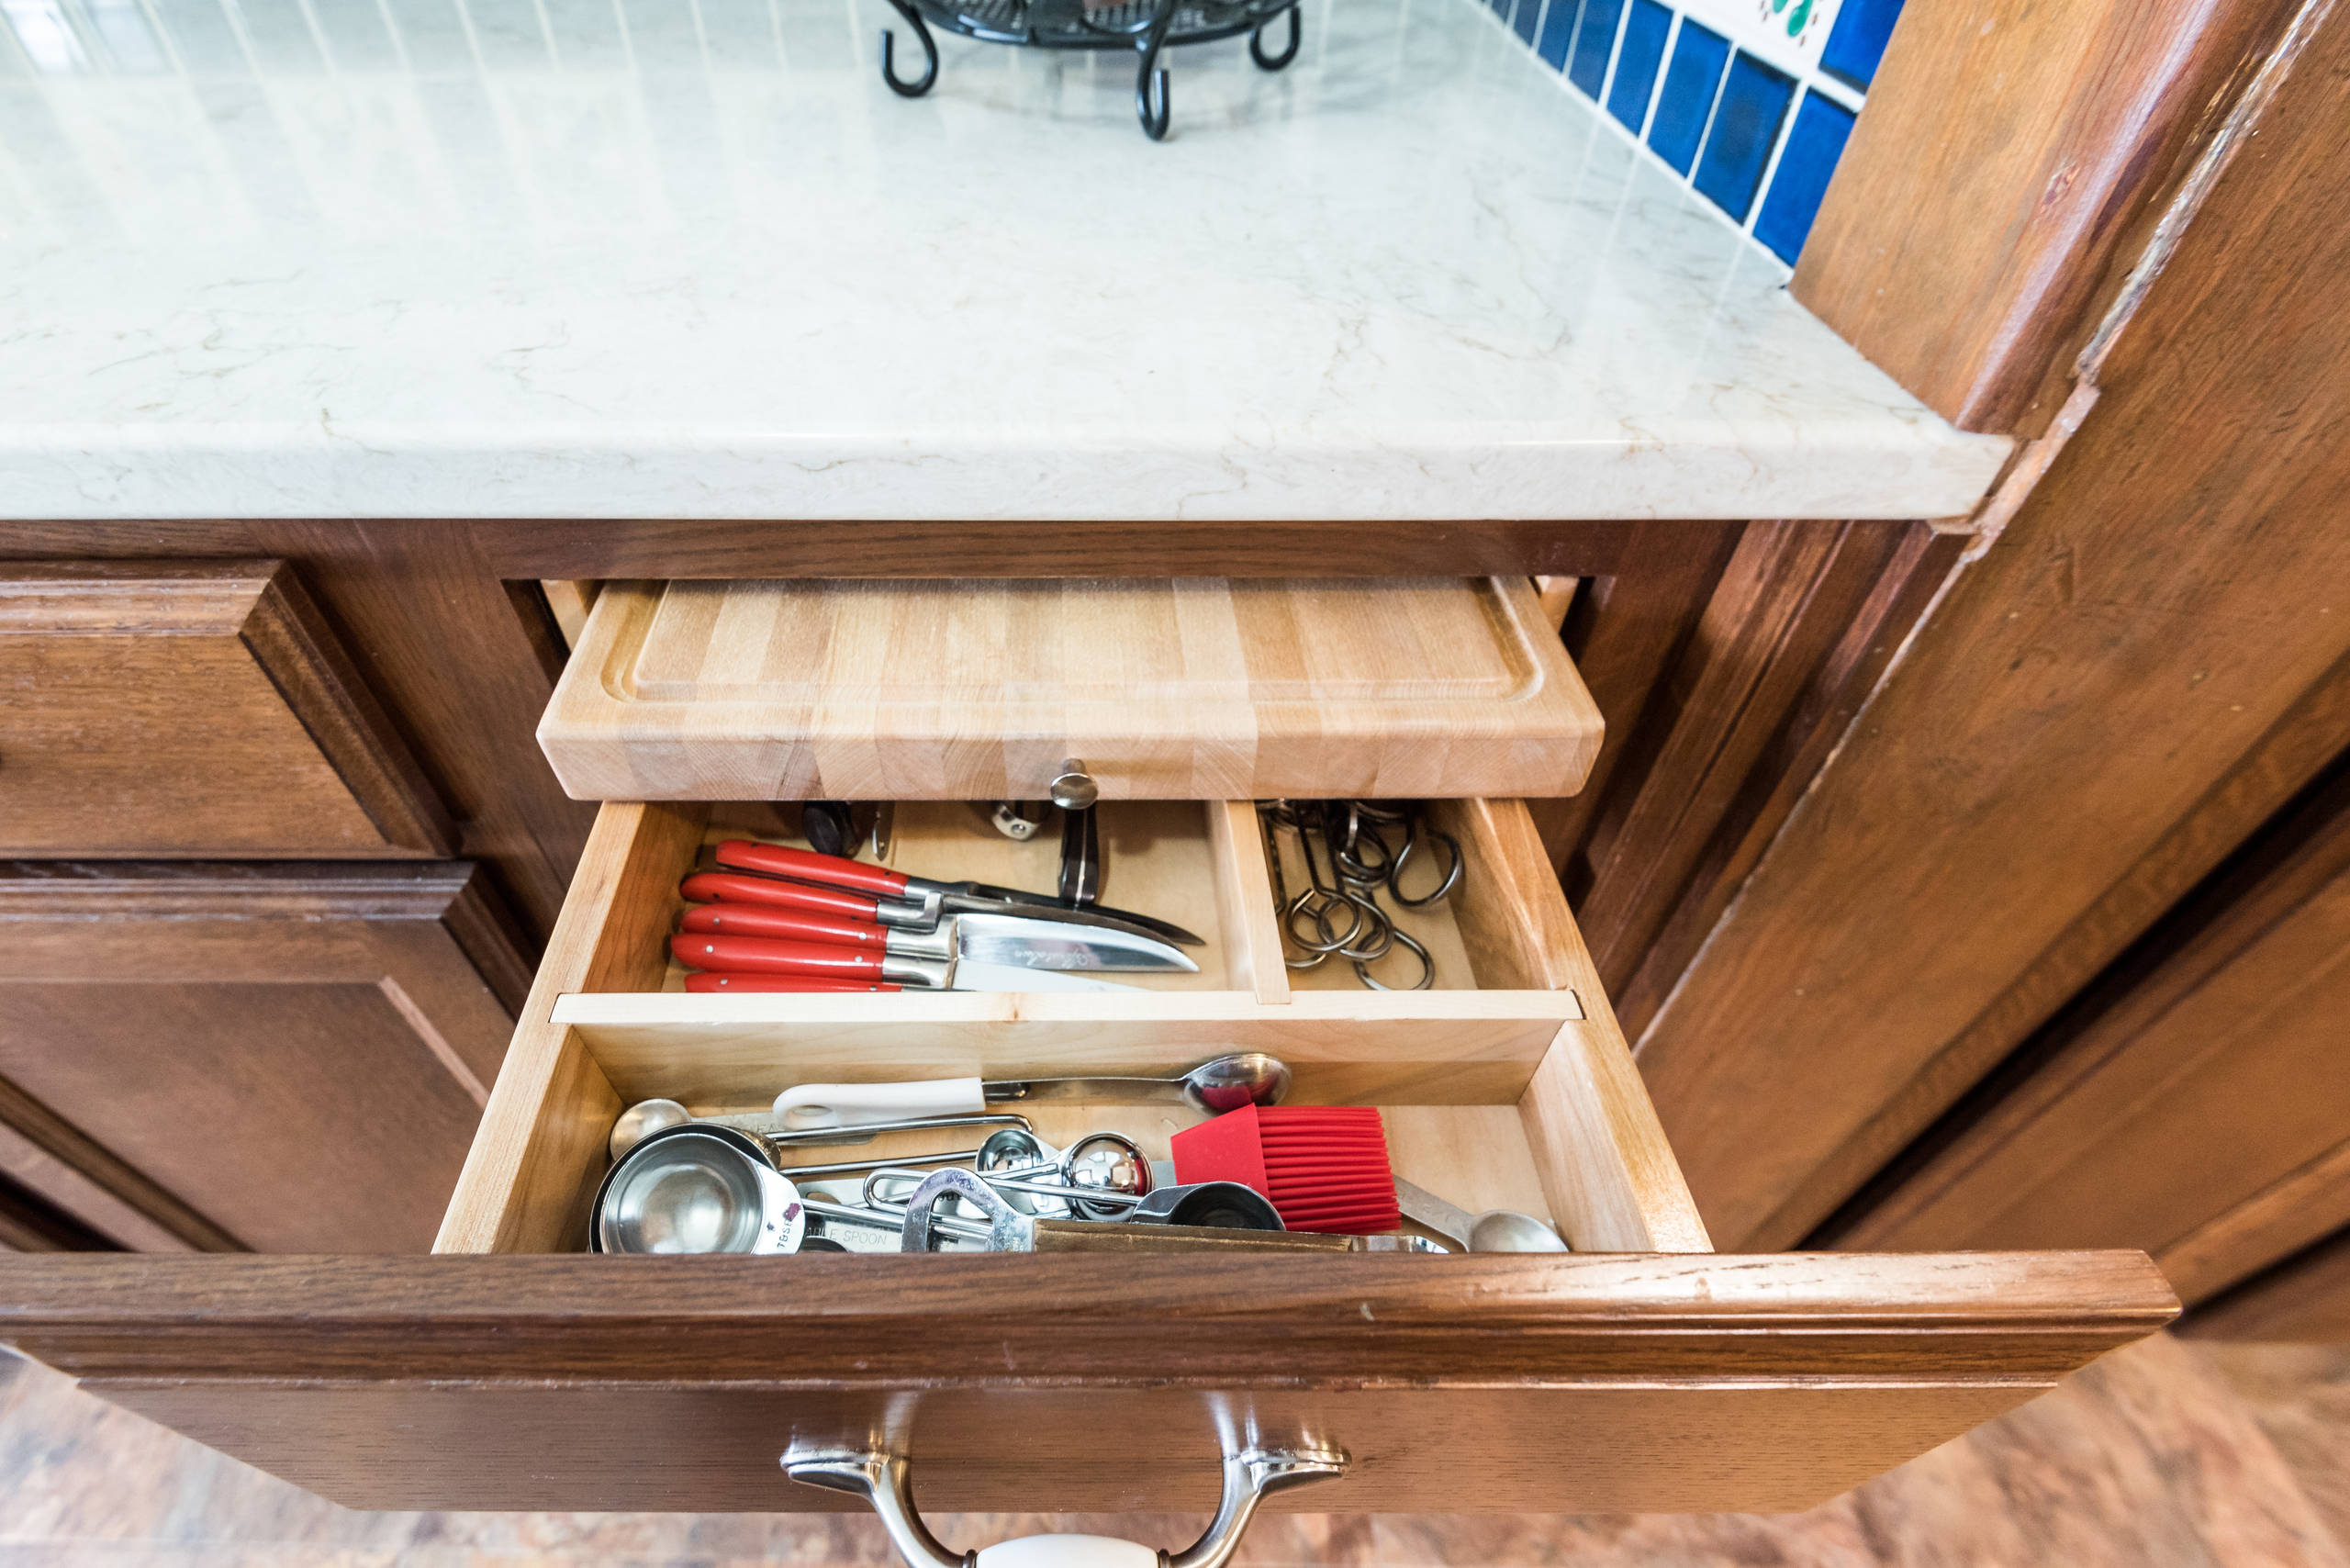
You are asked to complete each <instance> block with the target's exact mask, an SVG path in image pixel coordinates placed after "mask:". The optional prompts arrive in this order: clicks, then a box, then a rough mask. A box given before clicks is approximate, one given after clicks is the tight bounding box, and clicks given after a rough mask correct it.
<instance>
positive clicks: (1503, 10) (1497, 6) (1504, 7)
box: [1485, 0, 1510, 22]
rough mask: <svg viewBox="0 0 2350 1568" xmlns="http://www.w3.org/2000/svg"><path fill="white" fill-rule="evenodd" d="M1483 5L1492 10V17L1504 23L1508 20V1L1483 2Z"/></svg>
mask: <svg viewBox="0 0 2350 1568" xmlns="http://www.w3.org/2000/svg"><path fill="white" fill-rule="evenodd" d="M1485 4H1486V5H1488V6H1492V7H1493V8H1494V16H1496V17H1500V18H1501V19H1502V20H1503V21H1505V22H1506V21H1508V20H1509V5H1510V0H1485Z"/></svg>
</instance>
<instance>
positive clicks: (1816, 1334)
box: [0, 1253, 2173, 1511]
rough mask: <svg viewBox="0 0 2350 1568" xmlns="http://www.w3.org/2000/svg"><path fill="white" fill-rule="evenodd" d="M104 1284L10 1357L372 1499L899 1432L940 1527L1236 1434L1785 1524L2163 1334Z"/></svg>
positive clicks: (765, 1463) (360, 1501) (687, 1484)
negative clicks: (1245, 1430) (959, 1510)
mask: <svg viewBox="0 0 2350 1568" xmlns="http://www.w3.org/2000/svg"><path fill="white" fill-rule="evenodd" d="M107 1261H110V1260H99V1263H100V1267H99V1268H96V1269H93V1268H91V1267H90V1266H88V1263H87V1262H86V1261H85V1260H81V1259H77V1258H73V1257H60V1256H53V1255H52V1256H37V1257H26V1258H20V1259H0V1302H6V1303H8V1304H10V1305H7V1306H6V1308H5V1309H0V1338H6V1340H8V1341H10V1342H13V1343H16V1344H17V1345H19V1346H21V1347H22V1348H23V1349H25V1350H27V1351H28V1353H30V1354H32V1355H34V1356H35V1357H37V1358H38V1359H39V1360H42V1361H47V1362H48V1363H49V1364H50V1365H52V1366H55V1367H57V1368H59V1369H60V1370H62V1371H65V1372H72V1373H73V1374H75V1375H78V1376H81V1377H84V1378H85V1379H87V1380H89V1382H88V1383H87V1384H86V1385H87V1386H90V1387H92V1388H94V1389H95V1391H97V1392H100V1393H102V1394H106V1396H108V1397H110V1398H114V1399H117V1400H119V1401H121V1402H122V1403H125V1404H127V1405H129V1406H131V1407H132V1408H134V1409H138V1410H141V1411H143V1412H145V1413H147V1414H149V1415H151V1416H153V1417H156V1418H158V1419H161V1420H163V1421H165V1422H166V1423H168V1424H170V1425H173V1426H176V1427H178V1428H180V1429H182V1430H184V1431H187V1432H189V1433H190V1434H191V1435H193V1436H195V1437H196V1438H198V1439H201V1440H204V1441H207V1442H210V1443H213V1444H214V1445H215V1446H217V1447H219V1448H222V1449H223V1450H225V1451H228V1452H229V1453H232V1454H235V1455H237V1456H239V1457H241V1458H244V1459H246V1460H248V1461H249V1462H257V1463H259V1464H261V1465H262V1466H263V1468H266V1469H270V1470H273V1471H274V1472H275V1473H281V1474H285V1475H286V1476H287V1477H288V1478H289V1479H292V1480H295V1481H297V1482H298V1483H300V1484H305V1485H309V1486H312V1487H314V1488H316V1489H318V1490H319V1491H321V1492H323V1493H324V1494H325V1495H328V1496H330V1497H334V1498H336V1499H337V1500H339V1501H343V1502H346V1503H351V1504H354V1505H357V1506H414V1505H416V1504H419V1503H421V1502H423V1501H425V1500H426V1499H428V1498H431V1499H437V1500H438V1501H439V1502H440V1503H442V1504H444V1505H448V1506H474V1507H488V1506H508V1507H519V1506H593V1507H616V1506H617V1507H656V1508H679V1507H698V1508H709V1509H725V1508H760V1509H773V1508H819V1507H826V1506H838V1504H837V1503H836V1502H834V1500H831V1499H827V1498H826V1497H824V1496H823V1495H822V1494H818V1493H813V1492H810V1493H805V1494H804V1495H791V1494H789V1493H788V1492H782V1491H779V1490H778V1488H777V1487H776V1486H775V1484H774V1481H773V1472H774V1465H775V1462H776V1457H777V1454H778V1452H779V1451H780V1450H781V1449H782V1447H783V1446H784V1445H786V1444H787V1443H789V1442H790V1441H792V1440H793V1439H802V1440H807V1441H811V1442H823V1441H838V1440H840V1439H841V1438H843V1437H844V1436H846V1435H849V1434H852V1433H859V1434H861V1433H864V1432H867V1431H868V1430H871V1429H875V1428H873V1425H872V1424H873V1423H875V1422H877V1421H878V1422H879V1423H881V1424H882V1426H881V1428H880V1429H885V1430H887V1429H890V1428H895V1429H896V1430H898V1431H900V1432H901V1433H903V1434H904V1435H905V1437H906V1439H907V1440H909V1442H910V1443H911V1445H912V1450H913V1451H914V1453H915V1455H916V1457H917V1459H918V1460H920V1459H925V1458H926V1459H928V1460H930V1461H932V1462H933V1463H932V1464H931V1469H930V1471H929V1472H928V1473H930V1474H933V1475H934V1477H935V1479H934V1482H933V1483H931V1484H932V1485H934V1487H935V1488H936V1491H935V1494H934V1495H935V1496H936V1499H937V1502H936V1506H942V1507H944V1506H953V1507H969V1506H1035V1505H1036V1504H1037V1503H1038V1502H1039V1501H1040V1500H1041V1499H1039V1497H1038V1496H1037V1495H1036V1492H1037V1489H1038V1488H1039V1487H1040V1486H1043V1485H1049V1486H1050V1487H1052V1488H1053V1491H1054V1498H1053V1501H1054V1505H1055V1506H1068V1507H1104V1508H1132V1507H1179V1506H1195V1500H1196V1501H1203V1500H1204V1499H1205V1498H1206V1497H1208V1496H1209V1495H1212V1493H1213V1487H1214V1481H1213V1455H1214V1440H1215V1439H1214V1431H1215V1429H1216V1428H1215V1423H1216V1421H1217V1420H1218V1419H1219V1413H1221V1418H1223V1419H1226V1420H1238V1421H1241V1422H1243V1423H1244V1424H1248V1425H1250V1426H1251V1428H1252V1429H1253V1430H1255V1431H1256V1432H1257V1434H1258V1435H1259V1438H1260V1439H1268V1440H1271V1439H1274V1438H1277V1437H1278V1436H1281V1435H1287V1434H1290V1433H1312V1434H1314V1435H1315V1436H1316V1437H1317V1438H1318V1439H1320V1440H1326V1441H1335V1442H1337V1443H1339V1444H1341V1445H1342V1446H1344V1447H1346V1448H1348V1450H1349V1451H1350V1452H1351V1453H1353V1454H1354V1455H1355V1456H1356V1458H1357V1461H1358V1464H1359V1469H1358V1470H1357V1472H1356V1473H1355V1478H1354V1480H1353V1481H1352V1482H1350V1483H1348V1487H1347V1490H1345V1491H1344V1492H1343V1493H1341V1492H1340V1491H1337V1490H1331V1491H1328V1492H1326V1494H1325V1495H1323V1496H1322V1497H1320V1498H1318V1499H1316V1500H1315V1502H1314V1504H1313V1506H1315V1508H1317V1509H1322V1508H1338V1509H1342V1510H1343V1509H1357V1508H1372V1509H1376V1510H1378V1511H1393V1510H1394V1509H1397V1508H1402V1509H1406V1510H1409V1509H1413V1508H1418V1507H1424V1506H1445V1507H1459V1506H1464V1505H1470V1506H1480V1507H1495V1508H1511V1507H1526V1506H1532V1504H1533V1502H1534V1500H1535V1499H1538V1498H1539V1499H1550V1500H1551V1504H1550V1506H1568V1505H1570V1504H1573V1505H1576V1506H1604V1507H1610V1508H1627V1509H1650V1508H1659V1507H1664V1508H1688V1507H1723V1506H1754V1507H1774V1508H1784V1507H1793V1506H1799V1505H1800V1504H1801V1503H1802V1502H1803V1501H1804V1500H1806V1499H1813V1500H1817V1499H1818V1498H1819V1497H1823V1496H1826V1495H1831V1494H1833V1493H1835V1492H1837V1491H1840V1490H1841V1489H1842V1488H1843V1487H1845V1486H1847V1485H1849V1484H1852V1483H1853V1482H1856V1481H1858V1480H1859V1479H1861V1478H1863V1476H1864V1475H1866V1474H1868V1473H1873V1472H1874V1471H1875V1470H1878V1469H1882V1468H1884V1467H1885V1466H1886V1465H1888V1464H1890V1463H1893V1462H1897V1461H1898V1460H1899V1459H1901V1458H1904V1457H1907V1456H1908V1454H1910V1453H1914V1452H1919V1451H1922V1450H1924V1449H1925V1448H1927V1447H1930V1446H1932V1445H1933V1444H1935V1443H1937V1442H1939V1441H1941V1440H1942V1439H1945V1438H1947V1437H1949V1436H1953V1435H1955V1434H1956V1433H1957V1432H1959V1431H1961V1430H1964V1428H1967V1427H1970V1426H1972V1425H1974V1424H1975V1422H1977V1421H1980V1420H1982V1419H1986V1418H1987V1417H1989V1416H1990V1415H1992V1414H1994V1413H1996V1412H1997V1411H1998V1410H2000V1409H2003V1408H2006V1407H2008V1406H2012V1405H2013V1404H2015V1403H2018V1402H2020V1400H2022V1399H2024V1398H2027V1397H2030V1395H2031V1394H2032V1393H2034V1392H2036V1391H2037V1390H2038V1389H2040V1388H2042V1387H2044V1386H2045V1385H2046V1384H2047V1383H2050V1382H2052V1381H2053V1379H2054V1378H2056V1377H2058V1376H2061V1375H2063V1374H2064V1373H2065V1372H2069V1371H2071V1370H2073V1369H2074V1368H2076V1367H2078V1366H2079V1365H2081V1364H2083V1363H2084V1362H2086V1361H2088V1360H2089V1359H2091V1358H2093V1357H2095V1356H2096V1355H2098V1354H2099V1353H2101V1352H2102V1351H2104V1350H2109V1349H2110V1348H2112V1347H2113V1346H2115V1345H2118V1344H2121V1343H2124V1342H2127V1341H2128V1340H2130V1339H2132V1338H2138V1337H2140V1336H2142V1335H2143V1334H2145V1333H2148V1332H2151V1331H2152V1330H2153V1329H2154V1328H2155V1327H2159V1326H2160V1324H2161V1323H2162V1322H2164V1321H2165V1319H2166V1318H2167V1317H2168V1316H2170V1314H2171V1312H2172V1310H2173V1304H2172V1301H2171V1298H2170V1296H2169V1294H2168V1292H2167V1291H2166V1290H2165V1287H2164V1286H2163V1284H2162V1282H2161V1279H2160V1276H2159V1275H2157V1274H2156V1273H2155V1272H2154V1271H2153V1269H2152V1268H2151V1266H2150V1265H2148V1264H2147V1263H2146V1261H2145V1260H2143V1258H2141V1257H2137V1256H2134V1255H2132V1254H2126V1253H2106V1254H2071V1255H2065V1256H2059V1257H2050V1256H2046V1255H2042V1256H2036V1257H2035V1256H2018V1255H2006V1254H1978V1255H1973V1256H1968V1257H1965V1258H1949V1257H1918V1258H1904V1259H1870V1258H1850V1257H1820V1256H1809V1257H1807V1256H1781V1257H1769V1258H1743V1259H1734V1260H1715V1259H1666V1258H1653V1257H1651V1258H1640V1257H1631V1258H1609V1257H1598V1256H1591V1257H1571V1258H1527V1257H1503V1256H1494V1255H1488V1256H1482V1257H1459V1258H1452V1259H1427V1258H1411V1257H1403V1258H1395V1257H1389V1258H1379V1257H1340V1258H1329V1259H1325V1258H1303V1259H1281V1260H1267V1259H1237V1260H1233V1259H1222V1258H1219V1259H1214V1260H1196V1259H1191V1258H1181V1259H1175V1258H1133V1259H1117V1260H1104V1259H1092V1258H1084V1257H1056V1258H984V1257H932V1258H923V1259H909V1258H878V1259H864V1258H856V1257H839V1256H834V1257H821V1256H817V1257H802V1258H795V1259H775V1260H753V1259H719V1258H707V1259H677V1260H663V1259H625V1260H622V1259H604V1258H472V1259H458V1258H440V1259H374V1260H371V1259H341V1260H323V1259H305V1260H267V1259H250V1260H248V1259H222V1260H160V1259H159V1260H119V1261H115V1263H114V1267H113V1269H111V1270H106V1269H105V1268H104V1264H105V1263H106V1262H107ZM786 1276H789V1279H790V1283H789V1286H788V1287H783V1288H779V1282H781V1281H782V1280H783V1279H784V1278H785V1277H786ZM1105 1423H1107V1427H1105ZM1108 1428H1116V1429H1122V1430H1123V1429H1142V1430H1147V1431H1150V1432H1152V1433H1154V1439H1153V1442H1152V1444H1151V1457H1150V1461H1149V1462H1148V1463H1146V1464H1137V1463H1136V1462H1135V1457H1134V1454H1133V1452H1132V1450H1130V1449H1129V1448H1128V1447H1127V1446H1126V1445H1124V1444H1116V1443H1103V1442H1102V1440H1101V1438H1102V1432H1103V1431H1104V1430H1105V1429H1108ZM1007 1431H1016V1432H1020V1433H1022V1434H1024V1440H1023V1441H1021V1442H1017V1443H1007V1442H1005V1441H1004V1434H1005V1433H1006V1432H1007ZM1472 1455H1474V1456H1480V1462H1478V1465H1477V1469H1476V1474H1477V1477H1478V1484H1477V1485H1476V1486H1474V1487H1472V1488H1468V1489H1465V1490H1464V1488H1463V1484H1462V1482H1463V1477H1464V1474H1465V1472H1464V1471H1463V1470H1462V1469H1461V1468H1460V1466H1461V1465H1462V1464H1463V1463H1464V1462H1467V1461H1468V1458H1469V1456H1472Z"/></svg>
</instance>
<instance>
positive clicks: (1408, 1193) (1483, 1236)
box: [1395, 1176, 1572, 1252]
mask: <svg viewBox="0 0 2350 1568" xmlns="http://www.w3.org/2000/svg"><path fill="white" fill-rule="evenodd" d="M1395 1202H1396V1204H1397V1206H1399V1207H1400V1208H1402V1209H1403V1211H1404V1215H1405V1217H1407V1218H1409V1219H1411V1220H1412V1221H1414V1222H1415V1223H1416V1224H1419V1225H1424V1226H1427V1227H1428V1228H1429V1229H1430V1230H1433V1231H1435V1232H1436V1233H1437V1234H1438V1236H1441V1237H1443V1238H1445V1239H1446V1240H1447V1241H1452V1242H1457V1243H1459V1244H1460V1246H1462V1247H1465V1248H1467V1249H1469V1250H1470V1251H1472V1252H1565V1251H1570V1250H1572V1249H1570V1248H1569V1247H1568V1246H1567V1244H1566V1243H1565V1242H1563V1241H1561V1240H1560V1239H1559V1233H1558V1232H1557V1231H1555V1230H1552V1229H1551V1228H1550V1226H1547V1225H1544V1224H1543V1223H1542V1222H1541V1221H1540V1220H1539V1219H1536V1218H1535V1217H1534V1216H1533V1215H1529V1214H1520V1213H1518V1211H1517V1210H1516V1209H1487V1210H1486V1211H1485V1212H1484V1213H1483V1214H1473V1215H1472V1214H1471V1213H1470V1212H1469V1211H1468V1210H1467V1209H1464V1208H1462V1207H1461V1206H1460V1204H1454V1203H1448V1202H1447V1201H1445V1200H1444V1199H1442V1198H1439V1197H1438V1196H1437V1195H1436V1194H1435V1193H1431V1192H1429V1191H1428V1190H1427V1188H1426V1187H1423V1186H1420V1185H1418V1184H1416V1183H1415V1182H1406V1181H1404V1179H1403V1178H1402V1177H1400V1176H1398V1177H1397V1178H1396V1179H1395Z"/></svg>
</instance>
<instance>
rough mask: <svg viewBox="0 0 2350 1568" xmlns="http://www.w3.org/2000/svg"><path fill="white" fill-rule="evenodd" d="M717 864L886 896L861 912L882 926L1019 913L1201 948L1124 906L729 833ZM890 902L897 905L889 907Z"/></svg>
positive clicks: (1198, 941) (1185, 934)
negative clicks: (932, 876)
mask: <svg viewBox="0 0 2350 1568" xmlns="http://www.w3.org/2000/svg"><path fill="white" fill-rule="evenodd" d="M718 863H719V864H720V865H721V866H723V867H726V868H728V869H730V870H735V871H755V872H757V873H758V874H759V875H761V876H764V877H788V878H790V879H793V880H794V881H799V882H812V883H818V884H821V885H822V886H824V887H826V888H834V889H838V888H848V889H852V890H856V891H857V892H860V893H863V894H866V895H867V897H869V898H873V899H876V900H880V901H886V902H882V903H881V904H880V906H879V908H878V909H877V910H876V911H875V912H874V913H872V914H869V915H867V916H865V917H864V918H867V919H869V920H878V921H879V922H880V923H881V924H884V925H899V926H910V925H918V926H923V927H925V928H926V927H928V926H931V925H934V924H937V922H938V917H939V916H940V915H941V914H1023V915H1027V916H1029V917H1030V918H1032V919H1037V920H1059V921H1066V922H1068V923H1069V924H1076V925H1101V926H1124V927H1126V928H1127V929H1129V930H1135V931H1140V932H1142V933H1144V934H1145V935H1151V936H1158V937H1162V938H1164V939H1165V940H1167V941H1169V942H1177V943H1181V945H1182V946H1186V947H1197V946H1203V938H1201V937H1199V936H1197V935H1193V934H1192V933H1191V932H1189V931H1186V930H1184V929H1183V928H1182V927H1181V926H1180V925H1177V924H1172V923H1171V922H1169V921H1164V920H1159V919H1157V918H1154V917H1153V916H1151V915H1147V914H1136V913H1135V912H1134V911H1132V910H1125V909H1108V908H1104V907H1102V906H1101V905H1098V904H1089V905H1087V906H1085V907H1084V908H1081V909H1080V907H1078V905H1077V903H1076V902H1074V901H1073V900H1067V899H1058V898H1055V897H1053V896H1052V895H1050V894H1048V893H1030V892H1023V891H1021V890H1019V889H1017V888H999V887H996V886H994V885H993V884H991V883H988V882H934V881H931V880H929V879H927V878H923V877H909V876H907V875H906V874H905V873H904V872H902V871H892V870H890V868H887V867H884V866H868V865H867V864H866V863H865V862H864V861H862V860H844V859H842V858H841V857H839V856H837V855H818V854H815V853H814V852H812V851H811V850H806V849H792V848H789V847H788V846H783V845H779V844H754V843H752V842H751V841H750V840H748V839H742V838H730V839H728V840H727V841H726V842H725V843H723V844H722V845H720V846H718ZM760 902H767V901H760ZM893 904H894V905H896V906H898V907H897V908H895V909H892V908H891V907H890V906H891V905H893ZM834 913H847V912H846V911H839V910H836V911H834Z"/></svg>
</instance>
